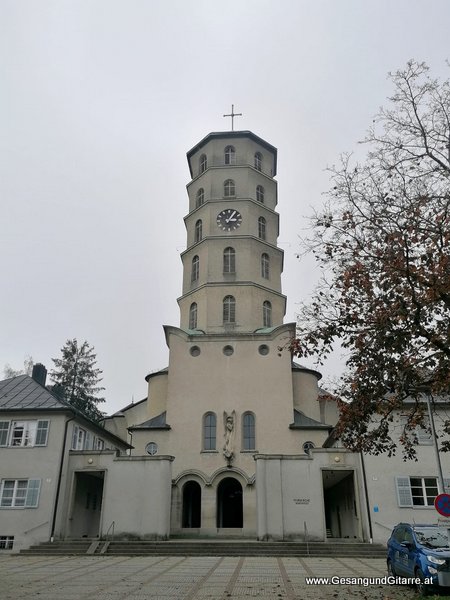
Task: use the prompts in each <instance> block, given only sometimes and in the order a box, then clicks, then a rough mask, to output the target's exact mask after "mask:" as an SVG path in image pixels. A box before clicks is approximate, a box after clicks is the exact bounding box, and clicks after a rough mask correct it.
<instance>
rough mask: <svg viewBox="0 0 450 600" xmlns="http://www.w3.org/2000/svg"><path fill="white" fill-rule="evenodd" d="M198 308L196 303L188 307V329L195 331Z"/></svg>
mask: <svg viewBox="0 0 450 600" xmlns="http://www.w3.org/2000/svg"><path fill="white" fill-rule="evenodd" d="M197 316H198V306H197V302H192V304H191V305H190V307H189V329H197Z"/></svg>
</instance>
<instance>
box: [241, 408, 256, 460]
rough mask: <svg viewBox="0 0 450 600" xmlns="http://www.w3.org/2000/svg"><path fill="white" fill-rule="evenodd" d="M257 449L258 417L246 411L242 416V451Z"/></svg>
mask: <svg viewBox="0 0 450 600" xmlns="http://www.w3.org/2000/svg"><path fill="white" fill-rule="evenodd" d="M255 449H256V417H255V413H252V412H251V411H246V412H245V413H244V414H243V415H242V450H244V451H247V452H248V451H252V450H255Z"/></svg>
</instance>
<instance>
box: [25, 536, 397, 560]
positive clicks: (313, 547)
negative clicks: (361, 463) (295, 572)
mask: <svg viewBox="0 0 450 600" xmlns="http://www.w3.org/2000/svg"><path fill="white" fill-rule="evenodd" d="M94 546H95V553H92V548H93V545H92V540H89V541H85V540H67V541H55V542H53V543H51V542H46V543H43V544H40V545H39V546H32V547H31V548H29V549H27V550H22V551H21V554H42V555H74V554H78V555H79V554H87V553H88V550H89V549H91V550H90V552H91V555H92V556H98V555H103V556H104V555H106V554H107V555H115V556H120V555H121V556H142V555H146V556H147V555H153V556H317V557H333V556H339V557H342V558H349V557H359V558H384V557H385V556H386V549H385V547H384V546H382V545H381V544H364V543H360V542H355V543H352V542H345V543H339V542H336V543H333V542H311V543H309V544H306V543H305V542H258V541H248V540H245V541H238V540H236V541H234V542H230V541H228V540H227V541H210V540H208V541H204V540H195V541H192V540H191V541H178V540H176V541H167V542H154V541H110V542H105V541H103V540H101V541H100V543H99V544H98V545H96V544H94Z"/></svg>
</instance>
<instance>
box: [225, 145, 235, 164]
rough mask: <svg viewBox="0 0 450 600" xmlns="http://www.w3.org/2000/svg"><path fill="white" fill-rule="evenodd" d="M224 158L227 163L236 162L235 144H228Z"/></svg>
mask: <svg viewBox="0 0 450 600" xmlns="http://www.w3.org/2000/svg"><path fill="white" fill-rule="evenodd" d="M224 159H225V164H226V165H235V164H236V150H235V148H234V146H227V147H226V148H225V152H224Z"/></svg>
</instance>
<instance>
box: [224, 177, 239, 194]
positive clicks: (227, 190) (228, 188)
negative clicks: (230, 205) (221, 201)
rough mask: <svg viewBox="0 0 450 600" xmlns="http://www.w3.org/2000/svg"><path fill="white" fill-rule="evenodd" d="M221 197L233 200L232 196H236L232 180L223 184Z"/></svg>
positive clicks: (227, 180)
mask: <svg viewBox="0 0 450 600" xmlns="http://www.w3.org/2000/svg"><path fill="white" fill-rule="evenodd" d="M223 195H224V198H234V196H236V184H235V182H234V179H226V180H225V181H224V182H223Z"/></svg>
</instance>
